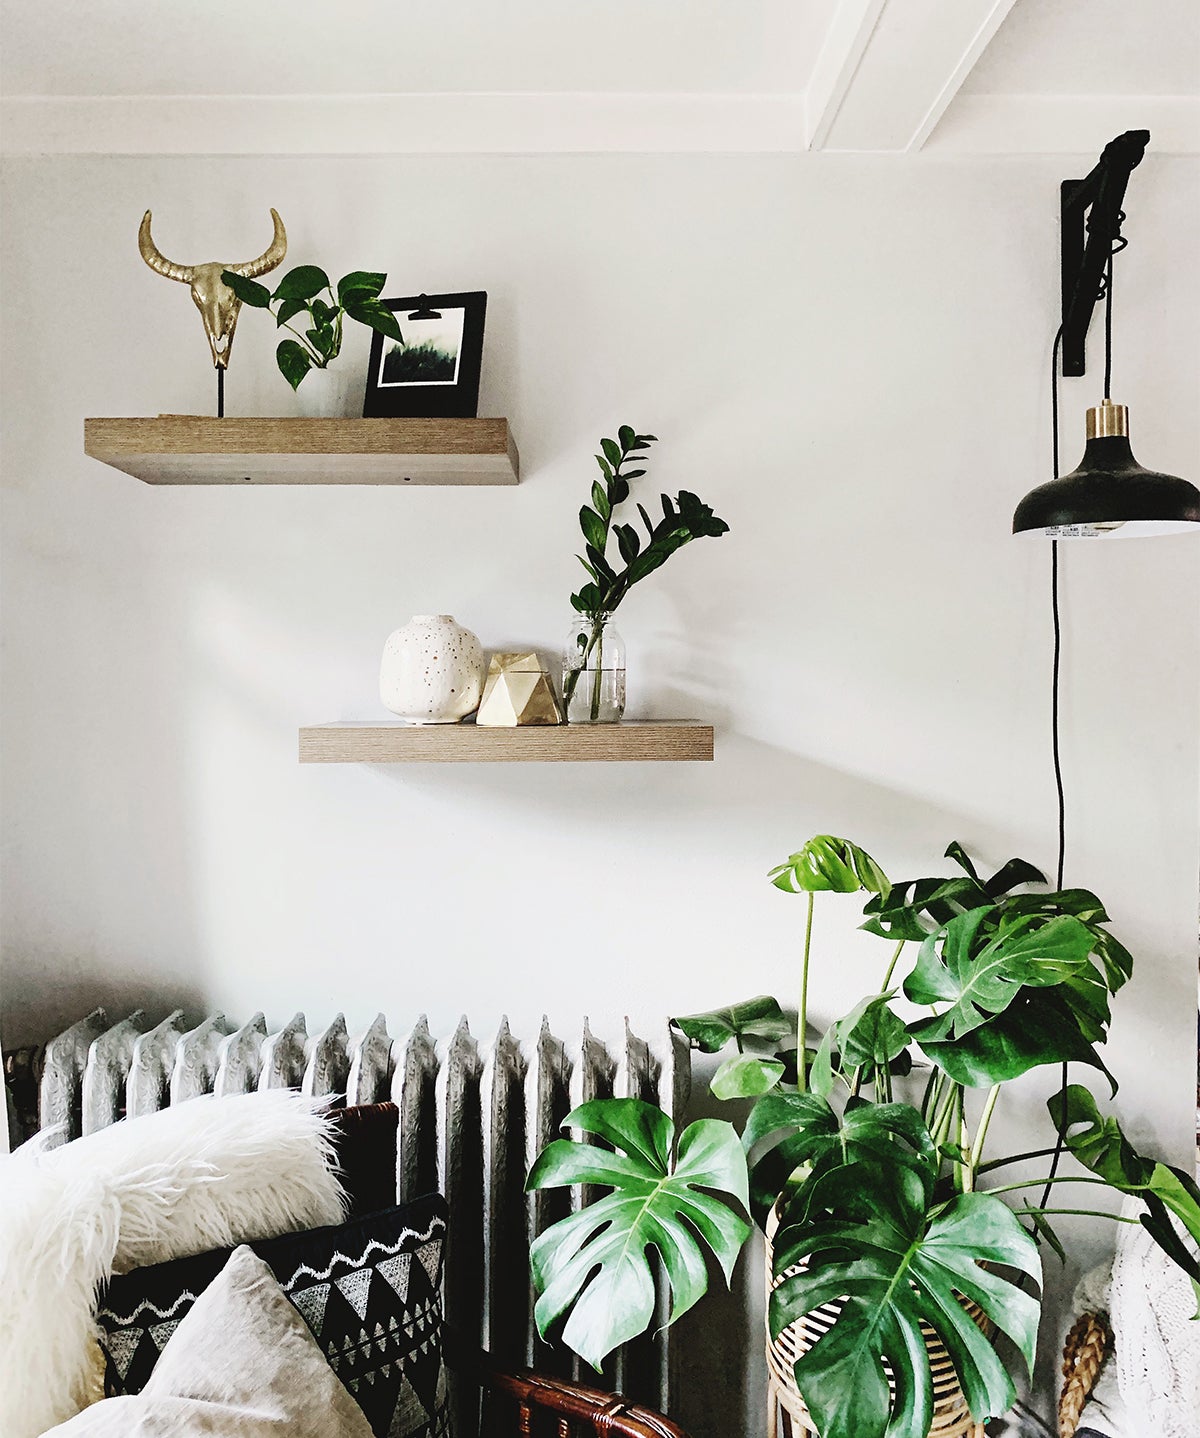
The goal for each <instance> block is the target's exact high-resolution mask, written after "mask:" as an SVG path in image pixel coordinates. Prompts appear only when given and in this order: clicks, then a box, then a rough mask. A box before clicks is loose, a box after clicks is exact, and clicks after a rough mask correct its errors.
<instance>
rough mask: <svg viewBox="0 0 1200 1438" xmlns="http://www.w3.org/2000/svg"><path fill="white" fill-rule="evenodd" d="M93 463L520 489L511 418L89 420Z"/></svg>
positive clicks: (215, 478)
mask: <svg viewBox="0 0 1200 1438" xmlns="http://www.w3.org/2000/svg"><path fill="white" fill-rule="evenodd" d="M83 447H84V450H85V451H86V452H87V453H88V454H90V455H91V456H92V458H93V459H99V460H103V461H104V463H105V464H111V465H112V466H113V467H114V469H121V470H124V471H125V473H126V474H132V475H134V476H135V477H136V478H137V479H141V480H144V481H145V482H146V483H147V484H516V483H517V482H518V478H519V474H520V470H519V464H520V461H519V458H518V455H517V446H516V445H515V444H514V443H513V438H512V435H511V434H510V433H509V428H508V421H507V420H506V419H209V418H205V417H203V416H200V415H189V414H160V415H159V416H158V417H157V418H148V419H85V420H84V422H83Z"/></svg>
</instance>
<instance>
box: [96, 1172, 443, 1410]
mask: <svg viewBox="0 0 1200 1438" xmlns="http://www.w3.org/2000/svg"><path fill="white" fill-rule="evenodd" d="M445 1236H446V1204H445V1201H444V1200H443V1199H442V1198H441V1197H440V1196H439V1195H437V1194H431V1195H429V1196H428V1197H427V1198H419V1199H416V1200H414V1201H413V1202H412V1203H409V1204H404V1205H403V1206H401V1207H399V1208H389V1209H384V1210H383V1211H382V1212H380V1213H372V1214H367V1215H366V1216H365V1217H363V1218H358V1219H354V1220H352V1221H351V1222H349V1223H343V1224H337V1225H334V1226H332V1227H329V1228H314V1229H310V1230H308V1231H307V1232H305V1233H292V1234H285V1235H284V1236H283V1237H280V1238H270V1239H265V1240H263V1241H260V1242H256V1243H252V1244H250V1245H249V1246H250V1247H251V1248H252V1249H253V1250H254V1252H255V1253H257V1254H258V1256H259V1257H260V1258H261V1259H262V1260H263V1261H264V1262H265V1263H266V1264H267V1266H268V1267H269V1268H270V1269H271V1271H272V1273H274V1275H275V1278H276V1281H277V1282H278V1284H279V1286H280V1287H281V1288H282V1289H283V1291H284V1293H286V1294H287V1296H288V1298H289V1299H290V1300H291V1301H292V1303H293V1304H294V1305H295V1307H296V1308H297V1310H298V1311H299V1313H300V1314H301V1316H302V1317H303V1319H304V1321H305V1322H306V1323H307V1324H308V1326H309V1328H310V1329H311V1331H312V1334H313V1337H314V1338H315V1339H316V1340H317V1342H318V1343H319V1344H320V1346H321V1351H322V1352H323V1353H324V1354H325V1356H326V1358H327V1359H328V1360H329V1364H330V1367H331V1368H332V1369H333V1371H334V1372H335V1373H336V1374H337V1376H338V1377H339V1378H340V1379H341V1381H342V1382H343V1383H344V1384H345V1386H346V1388H347V1389H349V1391H350V1392H351V1393H352V1394H353V1395H354V1397H355V1398H356V1399H357V1400H358V1403H359V1406H360V1407H361V1408H362V1410H363V1412H364V1413H365V1414H366V1417H367V1421H368V1422H369V1423H370V1425H371V1429H372V1431H373V1433H374V1434H375V1438H449V1435H450V1417H449V1401H448V1396H447V1382H446V1372H445V1365H444V1362H443V1354H442V1301H441V1278H442V1249H443V1245H444V1240H445ZM231 1252H232V1250H231V1249H222V1250H217V1251H214V1252H211V1253H199V1254H196V1255H195V1257H192V1258H179V1259H175V1260H174V1261H173V1262H171V1263H159V1264H155V1265H154V1266H153V1267H150V1268H138V1269H135V1270H134V1271H133V1272H132V1273H125V1274H121V1275H120V1276H118V1277H116V1278H113V1279H112V1281H111V1282H110V1283H109V1286H108V1289H107V1291H106V1292H105V1293H104V1294H103V1295H102V1296H101V1300H100V1309H99V1315H98V1316H99V1322H100V1342H101V1346H102V1347H103V1349H104V1352H105V1358H106V1360H107V1362H106V1376H105V1387H106V1391H107V1392H108V1393H109V1394H110V1395H118V1394H122V1393H139V1392H141V1390H142V1388H143V1386H144V1385H145V1383H146V1380H147V1379H148V1378H149V1377H150V1374H151V1373H152V1372H153V1371H154V1365H155V1363H157V1362H158V1357H159V1354H160V1353H161V1352H162V1350H163V1349H164V1348H165V1347H166V1346H167V1342H168V1340H169V1339H170V1337H171V1334H172V1333H174V1331H175V1329H176V1328H177V1327H178V1326H179V1324H180V1323H181V1322H182V1321H183V1318H184V1315H185V1314H186V1313H187V1312H188V1311H189V1310H190V1308H191V1306H192V1304H193V1303H195V1301H196V1299H197V1298H198V1297H199V1295H200V1294H201V1293H203V1292H204V1290H205V1289H206V1288H207V1287H208V1285H209V1284H210V1283H211V1282H212V1281H213V1279H214V1278H215V1277H216V1276H217V1274H218V1273H220V1271H221V1269H222V1268H223V1267H224V1266H225V1263H226V1261H227V1260H228V1258H229V1255H230V1253H231Z"/></svg>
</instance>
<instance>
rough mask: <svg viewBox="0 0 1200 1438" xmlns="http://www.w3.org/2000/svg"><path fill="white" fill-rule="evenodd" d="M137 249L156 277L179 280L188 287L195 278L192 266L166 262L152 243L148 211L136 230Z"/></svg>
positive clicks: (164, 257) (165, 258) (170, 261)
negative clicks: (139, 227)
mask: <svg viewBox="0 0 1200 1438" xmlns="http://www.w3.org/2000/svg"><path fill="white" fill-rule="evenodd" d="M138 249H139V250H140V251H141V254H142V259H144V260H145V261H146V263H147V264H148V265H149V266H150V268H151V269H152V270H153V271H154V273H155V274H156V275H162V276H163V277H164V278H165V279H168V280H179V281H181V282H182V283H183V284H185V285H190V284H191V283H192V281H193V280H194V279H195V278H196V271H195V267H194V266H192V265H177V264H175V262H174V261H173V260H168V259H167V257H166V256H165V255H164V254H163V253H162V251H161V250H160V249H159V248H158V246H157V245H156V244H155V243H154V240H153V238H152V237H151V234H150V211H149V210H147V211H146V213H145V214H144V215H143V216H142V225H141V229H139V230H138Z"/></svg>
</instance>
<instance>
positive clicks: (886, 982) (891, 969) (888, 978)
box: [880, 939, 907, 993]
mask: <svg viewBox="0 0 1200 1438" xmlns="http://www.w3.org/2000/svg"><path fill="white" fill-rule="evenodd" d="M906 943H907V940H906V939H901V940H900V942H899V943H898V944H897V945H896V952H895V953H894V954H893V955H892V962H891V963H890V964H889V965H888V968H887V973H886V974H884V976H883V987H882V988H881V989H880V993H887V991H888V988H889V987H890V985H891V982H892V975H893V974H894V973H895V972H896V965H897V963H898V962H899V960H900V955H901V954H902V953H903V952H904V945H905V944H906Z"/></svg>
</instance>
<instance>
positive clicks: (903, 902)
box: [862, 840, 1046, 943]
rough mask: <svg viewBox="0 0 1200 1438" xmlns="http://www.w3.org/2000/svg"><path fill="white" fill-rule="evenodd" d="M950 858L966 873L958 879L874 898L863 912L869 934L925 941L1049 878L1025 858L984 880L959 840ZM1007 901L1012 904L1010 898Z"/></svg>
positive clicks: (909, 884)
mask: <svg viewBox="0 0 1200 1438" xmlns="http://www.w3.org/2000/svg"><path fill="white" fill-rule="evenodd" d="M946 857H947V858H948V859H953V860H954V862H955V863H956V864H958V866H959V867H960V868H961V869H963V870H964V874H963V876H961V877H958V878H953V879H907V880H905V881H904V882H903V883H899V884H893V885H892V886H891V887H890V888H889V889H888V890H887V891H886V892H885V893H882V894H877V895H876V896H875V897H874V898H872V899H869V900H868V901H867V903H866V905H865V907H864V908H863V913H864V914H866V916H867V922H866V923H865V924H863V925H862V927H863V928H864V929H866V931H867V932H868V933H869V934H879V935H880V936H881V937H882V938H886V939H892V940H898V939H904V940H906V941H910V942H911V941H915V942H917V943H920V942H921V941H922V940H923V939H924V938H925V936H926V935H927V934H932V933H936V932H937V931H938V930H939V929H940V928H941V927H942V925H943V924H948V923H949V922H950V920H951V919H953V918H954V917H955V916H956V915H957V914H963V913H966V912H967V911H968V910H970V909H981V908H989V907H991V906H992V905H993V904H994V903H995V902H996V900H997V899H999V898H1000V897H1001V896H1002V895H1005V894H1007V893H1008V892H1009V891H1010V890H1011V889H1014V888H1015V887H1016V886H1017V885H1018V884H1041V883H1044V882H1045V877H1046V876H1045V875H1044V874H1043V873H1042V871H1041V870H1040V869H1035V868H1034V866H1033V865H1032V864H1030V863H1027V862H1026V860H1024V859H1010V860H1009V861H1008V863H1007V864H1005V865H1004V866H1003V868H1000V869H998V870H997V871H996V872H995V873H994V874H993V875H992V877H991V878H990V879H986V880H985V879H981V878H980V877H979V874H978V872H977V870H976V868H975V865H974V864H973V863H972V862H971V859H970V857H969V856H968V854H967V851H966V850H965V849H964V848H963V846H962V845H961V844H960V843H958V841H957V840H955V841H954V842H953V843H951V844H950V845H949V847H948V848H947V849H946ZM1006 902H1009V901H1007V900H1006Z"/></svg>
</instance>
